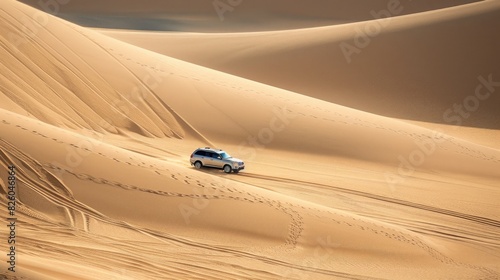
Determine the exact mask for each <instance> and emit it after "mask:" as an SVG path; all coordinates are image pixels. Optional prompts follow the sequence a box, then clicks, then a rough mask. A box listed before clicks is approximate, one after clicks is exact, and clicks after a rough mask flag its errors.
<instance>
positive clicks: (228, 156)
mask: <svg viewBox="0 0 500 280" xmlns="http://www.w3.org/2000/svg"><path fill="white" fill-rule="evenodd" d="M220 155H221V156H222V158H230V157H231V156H230V155H229V154H228V153H226V152H224V153H221V154H220Z"/></svg>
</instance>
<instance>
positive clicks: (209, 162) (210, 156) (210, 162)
mask: <svg viewBox="0 0 500 280" xmlns="http://www.w3.org/2000/svg"><path fill="white" fill-rule="evenodd" d="M205 153H206V157H205V165H206V166H212V167H217V162H216V161H215V159H216V154H215V153H212V152H205Z"/></svg>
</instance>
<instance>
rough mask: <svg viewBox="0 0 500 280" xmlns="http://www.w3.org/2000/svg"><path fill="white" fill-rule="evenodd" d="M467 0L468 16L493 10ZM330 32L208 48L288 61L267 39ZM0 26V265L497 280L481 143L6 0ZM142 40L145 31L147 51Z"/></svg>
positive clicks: (143, 273) (129, 272)
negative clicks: (6, 244) (12, 241)
mask: <svg viewBox="0 0 500 280" xmlns="http://www.w3.org/2000/svg"><path fill="white" fill-rule="evenodd" d="M186 3H187V2H186ZM255 3H257V2H255ZM374 3H375V2H374ZM380 3H382V2H380ZM380 3H379V2H377V3H375V4H380ZM420 3H425V1H420ZM449 3H451V1H450V2H449ZM453 3H458V2H453ZM245 4H246V2H245ZM375 4H374V5H375ZM73 5H74V6H73ZM184 5H187V4H183V5H179V6H178V7H177V8H178V9H182V8H186V6H184ZM249 5H250V3H249ZM252 5H257V4H252ZM443 5H444V4H443ZM488 5H491V4H488ZM148 7H150V8H151V7H153V8H154V6H148ZM415 7H416V6H415ZM421 7H423V6H421ZM471 7H473V10H474V11H472V12H470V14H471V15H472V16H473V15H475V14H479V13H483V12H482V10H483V9H492V10H494V8H492V7H489V6H488V8H486V5H484V6H471ZM67 8H68V9H70V8H71V9H75V11H81V10H79V9H82V8H89V9H90V10H88V11H87V10H84V11H83V12H95V10H92V8H96V7H95V6H94V7H92V5H84V6H79V4H76V3H75V4H68V6H67ZM101 8H102V9H103V10H101V11H103V12H104V11H106V9H107V7H106V6H103V7H101ZM129 8H130V10H131V11H138V12H140V13H143V14H148V13H150V11H149V10H145V11H141V10H138V9H136V7H134V6H133V4H131V6H130V7H129ZM287 9H289V8H287ZM415 9H417V8H415ZM456 9H458V8H456ZM475 9H477V10H478V11H476V10H475ZM174 10H175V9H174ZM299 10H300V9H299ZM299 10H297V11H296V12H298V11H299ZM305 10H306V11H305V12H304V13H306V14H307V13H311V15H315V14H316V13H317V11H315V10H314V9H312V10H307V9H305ZM354 10H355V9H354ZM283 12H287V13H292V12H291V11H289V10H286V9H285V10H284V11H283ZM442 12H443V11H439V12H436V13H437V14H439V15H442V14H441V13H442ZM457 13H458V12H457ZM467 13H469V12H467ZM451 14H452V15H451V16H450V18H452V19H453V18H455V17H456V15H455V10H452V11H451ZM292 15H293V16H295V15H294V14H293V13H292ZM321 16H322V15H319V16H318V17H321ZM325 16H329V15H325ZM415 16H417V15H415ZM432 17H433V16H432V15H429V18H432ZM481 18H482V17H481ZM401 19H402V20H403V19H404V17H401ZM407 20H408V21H409V22H408V24H410V25H413V24H415V23H414V22H413V21H418V20H416V19H412V18H410V19H407ZM403 23H405V22H403V21H401V24H403ZM445 23H446V21H444V23H443V21H441V20H436V22H435V23H433V24H434V25H436V26H441V25H446V24H445ZM26 26H29V28H27V27H26ZM348 26H351V25H348ZM354 26H355V25H354ZM351 27H353V26H351ZM330 28H333V27H325V28H319V29H303V30H296V31H287V32H283V33H282V32H276V33H273V34H275V35H276V36H277V39H276V40H269V45H268V48H267V49H265V48H262V49H261V50H259V49H255V50H247V52H250V53H252V52H255V54H254V55H244V54H241V55H235V56H234V57H226V58H225V59H226V60H227V61H228V62H230V60H232V59H234V60H235V61H239V62H240V63H241V62H244V60H245V59H248V60H250V59H251V58H252V57H254V58H255V57H260V59H265V57H266V56H269V55H271V54H272V53H274V54H275V55H276V56H282V57H283V58H285V57H288V58H289V59H291V58H293V54H294V52H295V51H298V50H299V49H302V50H303V51H305V50H310V48H309V46H305V45H304V44H306V42H308V41H307V40H306V39H304V40H298V41H296V42H295V43H296V45H294V44H291V45H290V47H291V49H289V50H286V49H281V47H276V48H274V47H273V45H275V46H279V43H282V42H284V41H285V40H290V37H289V36H290V34H295V33H294V32H296V35H294V36H298V37H302V36H303V35H307V36H310V37H309V39H310V40H311V41H310V42H312V45H314V44H316V43H315V42H318V41H321V40H326V42H331V40H332V39H331V38H323V37H322V34H324V33H323V32H324V30H329V29H330ZM339 28H342V29H344V28H345V27H340V26H339ZM405 28H406V27H404V26H402V27H401V30H405ZM424 29H425V28H424ZM0 30H1V36H0V67H1V68H2V69H1V71H0V79H1V83H0V164H1V166H2V168H0V185H1V186H2V188H1V189H0V192H2V196H1V199H0V204H1V205H0V207H1V209H2V212H1V213H2V218H4V217H6V216H7V214H8V213H7V212H5V211H4V209H6V207H7V203H8V201H7V200H6V195H5V194H6V193H7V191H8V188H7V186H8V183H7V182H8V180H7V178H8V174H7V170H8V169H7V167H8V166H9V165H14V166H16V167H17V180H18V186H17V199H18V208H17V210H16V211H17V212H16V214H17V216H16V217H17V219H18V224H19V225H18V228H19V230H18V235H19V236H18V240H20V242H19V245H18V246H17V247H18V249H17V252H18V263H17V272H15V273H12V272H8V271H7V272H6V273H5V275H6V276H7V277H14V276H16V277H25V278H27V279H200V278H202V279H306V278H310V279H495V278H498V277H499V275H500V268H499V267H498V263H499V258H500V256H499V255H498V249H499V247H500V240H499V239H498V228H499V226H500V223H499V220H500V213H498V211H497V204H498V199H499V198H500V190H499V189H498V183H499V182H500V178H499V174H498V172H497V171H498V168H499V166H500V150H498V149H494V148H491V147H487V146H484V145H481V144H480V143H476V142H473V141H470V139H469V138H462V137H459V136H457V135H450V134H443V133H436V131H434V130H431V129H429V128H428V127H425V126H421V125H418V123H409V122H405V121H401V120H399V119H395V118H389V117H386V116H381V115H380V114H374V112H372V111H371V110H367V111H368V112H367V111H362V110H358V109H359V108H358V109H354V108H349V107H345V106H342V105H341V104H342V102H338V103H340V104H336V103H335V102H328V101H324V100H320V99H317V98H315V97H318V96H315V95H314V94H311V92H308V91H304V92H302V91H300V90H298V89H294V91H290V90H287V87H285V86H283V88H281V87H276V86H273V85H267V84H265V83H263V82H266V81H263V80H261V79H255V80H251V79H246V78H245V77H238V76H236V75H232V74H234V73H233V72H231V71H228V72H230V73H229V74H228V73H224V72H220V71H217V70H213V69H210V68H206V67H203V66H200V65H196V64H191V63H189V62H186V61H183V60H178V59H175V58H172V57H170V56H166V55H164V54H161V53H157V52H152V51H149V50H146V49H145V48H141V47H140V46H135V45H132V44H127V43H124V42H121V41H118V40H116V39H114V38H111V37H108V36H106V35H103V34H101V33H99V32H97V31H94V30H91V29H88V28H84V27H80V26H78V25H75V24H73V23H69V22H67V21H64V20H61V19H58V18H55V17H52V16H48V15H45V14H41V12H39V11H36V10H35V9H33V8H31V7H29V6H26V5H24V4H21V3H19V2H16V1H10V0H8V1H4V2H2V4H0ZM345 32H346V33H345V34H348V30H347V29H345ZM398 32H399V31H397V30H394V31H393V32H392V33H391V34H395V35H394V36H398V35H397V34H398ZM401 33H402V31H401ZM255 34H257V33H252V34H249V35H248V34H247V35H248V36H254V35H255ZM269 34H271V33H265V34H263V36H264V37H263V38H265V37H266V36H269ZM139 35H141V34H139ZM233 35H234V37H235V38H240V39H241V37H239V36H243V35H241V34H240V35H238V34H233ZM113 36H115V35H113ZM116 36H118V35H116ZM127 36H128V35H127ZM141 36H142V35H141ZM145 36H149V35H147V34H146V35H145ZM161 36H165V38H164V39H165V40H167V39H168V40H170V38H167V35H161ZM186 36H194V37H192V38H193V41H192V42H196V40H198V39H199V38H201V35H199V34H197V35H193V34H188V35H186ZM214 36H223V35H214ZM336 36H337V35H336ZM387 36H389V35H387ZM390 36H392V35H390ZM390 36H389V37H390ZM464 36H465V35H464ZM316 37H317V38H316ZM130 38H138V37H135V35H133V36H131V37H130ZM151 38H157V37H156V36H154V37H144V38H143V40H144V42H145V43H148V42H149V43H148V44H150V45H151V46H152V45H153V44H151ZM231 38H232V37H228V38H227V41H228V43H229V45H233V44H234V45H236V44H237V43H235V42H242V41H238V40H236V41H233V42H231V40H232V39H231ZM287 38H288V39H287ZM315 38H316V39H315ZM320 38H323V39H320ZM259 40H261V39H260V38H259ZM262 40H264V39H262ZM210 41H211V40H210V39H207V43H208V44H210ZM175 44H177V43H175ZM178 44H179V46H182V43H180V42H178ZM137 45H141V44H139V43H137ZM234 45H233V46H234ZM194 49H195V48H192V49H191V50H194ZM209 49H210V48H209ZM212 50H213V49H212ZM287 55H288V56H287ZM208 57H209V54H207V58H208ZM298 59H299V58H298ZM304 59H305V58H304ZM299 61H300V59H299ZM314 63H316V62H314ZM269 65H271V64H269ZM291 65H293V63H292V64H283V65H282V66H281V67H284V68H282V69H285V67H287V66H291ZM485 65H488V64H487V63H486V64H485ZM311 67H312V66H311ZM318 67H319V68H321V67H324V64H322V63H319V62H318ZM421 70H422V69H421ZM483 70H488V68H487V67H486V68H483ZM422 71H423V70H422ZM289 74H291V73H289ZM297 78H298V77H296V76H293V75H291V76H290V78H289V79H290V83H292V84H293V81H292V80H295V79H297ZM302 82H303V83H306V81H304V80H302ZM367 83H368V84H369V81H368V82H367ZM443 83H446V82H443ZM271 84H272V83H271ZM374 87H376V85H374ZM390 94H393V95H394V93H390ZM447 96H448V95H447ZM450 96H451V97H457V96H458V97H459V96H460V95H459V94H454V93H450V94H449V96H448V97H450ZM438 101H439V98H436V99H433V101H432V102H433V104H434V103H436V104H438V105H436V106H439V104H440V103H439V102H438ZM392 102H393V104H392V105H393V106H403V105H404V104H405V102H406V100H405V99H404V98H395V99H393V100H392ZM362 103H363V102H362ZM352 107H356V106H352ZM485 110H486V111H487V112H486V114H487V116H488V117H491V118H493V119H494V118H495V115H494V114H493V113H492V112H491V111H488V110H489V109H485ZM431 112H432V110H431V109H429V110H427V111H425V112H422V113H421V114H423V115H424V114H431ZM481 112H483V111H481ZM425 120H426V119H425V118H423V119H419V121H425ZM481 124H483V125H484V124H488V122H485V123H481ZM205 145H210V146H218V147H223V148H227V150H228V151H230V152H231V153H232V154H233V155H235V156H237V157H240V158H244V159H245V161H246V163H247V166H248V168H247V170H245V172H242V173H241V174H239V175H235V174H224V173H222V172H219V171H218V170H202V171H199V170H195V169H194V168H192V167H191V166H190V165H189V162H188V157H189V155H190V153H191V152H192V151H193V149H194V148H195V147H199V146H205ZM2 273H4V271H2Z"/></svg>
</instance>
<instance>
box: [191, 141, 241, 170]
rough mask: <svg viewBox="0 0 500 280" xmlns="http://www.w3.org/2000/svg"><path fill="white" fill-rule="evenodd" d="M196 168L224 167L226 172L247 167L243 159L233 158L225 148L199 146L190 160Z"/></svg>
mask: <svg viewBox="0 0 500 280" xmlns="http://www.w3.org/2000/svg"><path fill="white" fill-rule="evenodd" d="M189 161H190V162H191V165H194V167H196V169H200V168H201V167H203V166H207V167H214V168H219V169H223V170H224V172H226V173H231V171H233V172H234V173H238V172H239V171H240V170H243V169H245V163H244V162H243V161H242V160H241V159H237V158H233V157H231V156H230V155H229V154H228V153H226V152H224V151H223V150H217V149H212V148H210V147H205V148H198V149H196V150H195V151H194V152H193V153H192V154H191V158H190V160H189Z"/></svg>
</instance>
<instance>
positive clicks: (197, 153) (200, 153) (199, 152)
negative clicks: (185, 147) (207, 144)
mask: <svg viewBox="0 0 500 280" xmlns="http://www.w3.org/2000/svg"><path fill="white" fill-rule="evenodd" d="M196 155H198V156H206V154H205V151H197V152H196Z"/></svg>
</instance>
